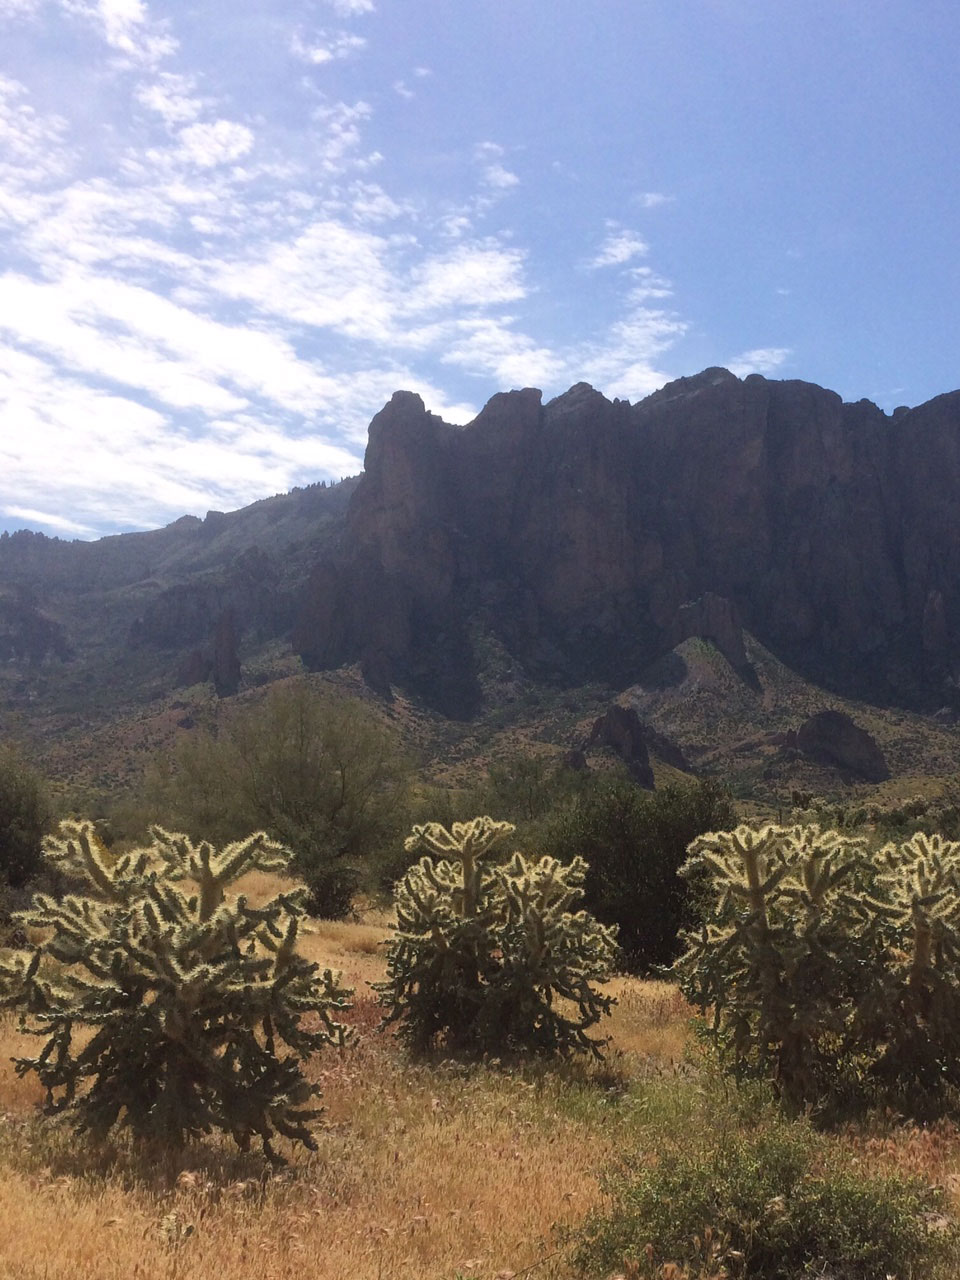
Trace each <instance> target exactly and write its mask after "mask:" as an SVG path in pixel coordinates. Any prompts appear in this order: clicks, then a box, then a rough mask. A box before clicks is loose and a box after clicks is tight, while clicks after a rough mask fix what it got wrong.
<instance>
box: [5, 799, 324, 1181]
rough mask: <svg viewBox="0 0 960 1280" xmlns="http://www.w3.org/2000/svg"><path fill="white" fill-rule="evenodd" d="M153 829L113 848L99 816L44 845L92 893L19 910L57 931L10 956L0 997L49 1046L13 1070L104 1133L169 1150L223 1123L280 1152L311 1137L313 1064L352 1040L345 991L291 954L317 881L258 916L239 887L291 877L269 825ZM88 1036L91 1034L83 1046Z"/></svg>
mask: <svg viewBox="0 0 960 1280" xmlns="http://www.w3.org/2000/svg"><path fill="white" fill-rule="evenodd" d="M151 835H152V840H151V843H150V844H149V845H147V846H145V847H142V848H138V849H134V850H131V851H130V852H128V853H125V854H123V855H121V856H120V857H119V858H116V859H114V858H112V857H111V855H110V854H109V853H108V852H107V850H106V849H105V848H104V847H103V845H102V844H101V843H100V842H99V841H98V839H97V836H96V834H95V832H94V829H93V826H92V824H91V823H89V822H72V821H71V822H65V823H62V824H61V828H60V835H59V836H57V837H50V838H48V839H47V840H46V842H45V852H46V857H47V858H48V859H49V860H50V861H51V862H53V863H54V864H56V865H57V866H59V867H61V868H62V869H63V870H64V871H65V872H66V873H67V874H68V875H69V876H70V877H72V878H74V879H78V880H81V881H83V882H84V883H85V886H86V890H87V895H86V896H80V895H74V894H68V895H67V896H65V897H64V898H63V900H62V901H59V902H58V901H55V900H54V899H53V898H50V897H48V896H46V895H44V894H37V895H36V896H35V897H34V900H33V905H32V907H31V908H30V909H29V910H27V911H24V912H22V913H20V917H19V918H20V920H21V921H22V923H23V924H25V925H27V926H30V927H32V928H36V929H43V930H48V931H49V935H50V936H49V940H48V941H46V942H44V943H42V944H41V945H39V946H38V947H36V948H35V949H34V950H32V951H21V952H18V953H14V955H13V956H12V958H11V959H8V960H6V961H0V1006H3V1005H6V1006H11V1005H12V1006H17V1007H19V1008H20V1009H21V1021H22V1025H23V1029H24V1030H26V1031H28V1032H29V1033H30V1034H32V1035H36V1036H39V1037H41V1038H43V1039H45V1041H46V1043H45V1044H44V1046H43V1048H42V1050H41V1052H40V1053H39V1055H38V1056H37V1057H34V1058H21V1059H18V1060H16V1071H17V1074H18V1075H21V1076H23V1075H26V1074H27V1073H30V1072H32V1073H34V1074H35V1075H36V1076H37V1077H38V1079H39V1080H40V1083H41V1084H42V1085H43V1086H44V1088H45V1089H46V1091H47V1100H46V1110H47V1111H48V1112H49V1113H56V1112H66V1113H67V1114H69V1116H70V1117H71V1118H72V1119H73V1121H74V1123H75V1125H76V1127H77V1128H78V1129H79V1130H81V1131H89V1132H90V1134H91V1135H92V1136H93V1137H94V1138H95V1139H97V1140H102V1139H104V1138H105V1137H106V1135H107V1134H108V1133H109V1132H110V1131H111V1130H112V1129H113V1128H114V1127H115V1126H118V1127H127V1128H129V1129H130V1130H131V1131H132V1133H133V1135H134V1136H135V1137H137V1138H140V1139H156V1140H158V1141H161V1142H163V1143H166V1144H171V1145H180V1144H182V1143H183V1142H185V1141H186V1140H187V1139H188V1138H193V1137H196V1136H198V1135H200V1134H207V1133H210V1132H211V1131H212V1130H220V1131H222V1132H224V1133H226V1134H229V1135H230V1136H231V1137H233V1138H234V1140H235V1141H236V1143H237V1144H238V1146H239V1147H240V1148H241V1149H242V1150H246V1149H247V1147H248V1145H249V1142H250V1139H251V1138H253V1137H254V1136H256V1137H259V1139H260V1141H261V1143H262V1146H263V1149H264V1151H265V1153H266V1154H267V1156H268V1157H269V1158H270V1159H271V1160H276V1159H277V1155H276V1152H275V1151H274V1149H273V1147H272V1145H271V1142H272V1139H273V1137H274V1136H275V1134H281V1135H283V1136H284V1137H287V1138H291V1139H295V1140H298V1141H300V1142H303V1143H304V1144H306V1145H307V1146H308V1147H312V1146H313V1145H314V1144H313V1139H312V1138H311V1135H310V1129H309V1125H310V1122H311V1121H312V1120H313V1119H315V1118H316V1116H317V1115H319V1111H318V1109H317V1107H316V1106H315V1105H313V1100H314V1099H315V1098H316V1096H317V1095H318V1089H317V1087H316V1086H315V1085H312V1084H310V1083H309V1082H308V1081H307V1080H306V1079H305V1077H304V1075H303V1072H302V1069H301V1064H302V1061H303V1059H305V1058H306V1057H307V1056H308V1055H309V1054H311V1053H313V1052H315V1051H316V1050H318V1049H320V1048H321V1047H322V1046H323V1045H326V1044H329V1043H336V1044H342V1043H343V1040H344V1028H343V1027H342V1026H341V1025H340V1024H338V1023H337V1022H336V1021H335V1015H336V1013H337V1012H338V1011H339V1010H341V1009H343V1008H345V1007H347V1004H346V999H347V996H348V995H349V992H347V991H345V990H343V989H342V988H341V987H340V985H339V981H338V977H339V975H334V974H333V973H331V971H330V970H325V971H323V972H320V970H319V966H318V965H316V964H311V963H309V962H308V961H307V960H305V959H304V958H303V957H302V956H301V955H299V954H298V952H297V950H296V946H297V935H298V929H299V925H300V921H301V919H302V917H303V915H304V912H305V907H306V897H307V894H306V890H305V889H293V890H291V891H289V892H287V893H282V894H280V895H278V896H277V897H275V898H273V899H272V900H271V901H270V902H267V903H266V904H265V905H264V906H262V907H259V908H256V909H254V908H253V907H250V906H249V905H248V904H247V902H246V900H245V899H244V898H243V897H237V896H234V895H231V894H229V892H228V891H229V889H230V887H231V885H233V884H234V883H235V881H236V880H237V879H238V878H239V877H240V876H242V875H244V874H245V873H246V872H248V871H250V870H252V869H254V868H257V869H260V870H262V871H284V870H286V868H287V863H288V860H289V854H288V852H287V851H286V850H284V849H283V848H281V847H280V846H279V845H277V844H274V843H273V842H272V841H271V840H269V839H268V838H267V837H266V836H265V835H264V834H263V832H257V833H256V834H255V835H251V836H248V837H247V838H246V839H245V840H242V841H238V842H237V843H234V844H230V845H227V846H226V847H225V848H223V849H221V850H217V849H214V848H213V846H212V845H210V844H208V843H206V842H202V843H200V844H197V845H194V844H193V843H192V842H191V841H190V840H189V839H188V838H187V837H186V836H182V835H172V834H170V833H169V832H166V831H163V830H162V829H160V828H159V827H155V828H153V830H152V832H151ZM308 1015H309V1017H310V1018H311V1020H313V1022H314V1025H313V1026H310V1027H308V1026H307V1025H304V1018H305V1017H306V1016H308ZM78 1030H81V1031H84V1030H88V1031H90V1032H92V1035H91V1036H90V1038H89V1039H87V1038H86V1037H85V1036H81V1037H79V1039H78V1040H77V1042H76V1043H75V1034H76V1032H77V1031H78ZM284 1047H286V1049H287V1050H289V1052H284Z"/></svg>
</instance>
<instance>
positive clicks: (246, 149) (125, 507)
mask: <svg viewBox="0 0 960 1280" xmlns="http://www.w3.org/2000/svg"><path fill="white" fill-rule="evenodd" d="M958 50H960V8H958V6H957V5H956V4H955V0H949V2H947V0H944V2H943V3H937V2H936V0H913V2H912V3H906V2H901V0H882V2H881V3H877V0H829V2H828V0H823V2H821V0H800V2H799V3H797V4H795V5H785V4H779V3H774V2H773V0H593V3H584V0H284V3H282V4H280V3H277V2H276V0H272V3H271V2H270V0H202V3H196V0H190V2H189V3H187V2H186V0H164V2H163V3H160V2H159V0H153V2H152V3H151V2H150V0H0V529H2V528H7V529H16V528H24V527H26V528H34V529H42V530H44V531H45V532H48V533H59V534H61V535H62V536H69V537H75V536H79V537H94V536H98V535H100V534H103V533H109V532H119V531H123V530H127V529H137V528H150V527H155V526H157V525H161V524H164V523H167V522H168V521H170V520H172V519H175V518H177V517H178V516H180V515H182V514H184V513H186V512H192V513H196V514H200V515H202V514H203V513H204V512H205V511H206V510H208V509H210V508H214V509H221V510H226V509H232V508H236V507H238V506H242V505H244V504H245V503H247V502H250V501H253V500H254V499H256V498H258V497H263V496H266V495H269V494H272V493H277V492H283V491H285V490H287V489H289V488H290V487H292V486H293V485H295V484H305V483H309V482H311V481H313V480H319V479H324V478H326V479H331V478H334V479H335V478H339V477H340V476H342V475H349V474H354V473H356V472H357V471H358V470H359V469H360V465H361V461H362V456H363V447H364V442H365V437H366V428H367V425H368V423H369V420H370V418H371V417H372V415H373V414H374V413H375V412H376V411H377V410H378V409H379V408H380V407H381V406H382V405H383V403H384V402H385V400H387V399H388V398H389V396H390V394H391V393H392V392H393V391H394V390H395V389H396V388H398V387H406V388H410V389H413V390H416V391H419V392H420V393H421V394H422V395H423V397H424V400H425V401H426V403H427V406H428V408H431V409H433V410H435V411H436V412H439V413H442V414H443V415H444V416H445V417H447V418H448V419H449V420H451V421H460V422H463V421H468V420H469V419H470V418H471V417H472V416H473V415H474V414H475V413H476V412H477V410H478V409H479V408H480V406H481V405H482V404H483V403H484V401H485V400H486V399H488V398H489V396H490V395H492V394H493V393H494V392H495V391H498V390H505V389H508V388H510V387H519V386H529V385H533V386H539V387H542V388H543V390H544V392H545V394H546V395H547V396H550V395H555V394H558V393H559V392H561V391H563V390H564V389H565V388H566V387H567V386H569V385H570V384H572V383H573V382H576V381H579V380H581V379H585V380H587V381H589V382H591V383H593V384H594V386H596V387H598V388H599V389H600V390H602V391H604V392H605V393H606V394H607V395H609V396H614V395H617V396H625V397H628V398H629V399H631V400H635V399H638V398H640V397H642V396H643V395H645V394H647V393H649V392H650V391H652V390H654V389H656V387H658V386H660V385H662V383H663V382H665V381H667V380H668V379H670V378H673V377H677V376H680V375H683V374H689V373H694V372H696V371H698V370H699V369H701V368H704V367H706V366H708V365H713V364H722V365H726V366H727V367H728V368H731V369H733V371H734V372H736V373H738V374H741V375H743V374H746V373H748V372H751V371H757V372H761V373H765V374H768V375H770V376H773V377H798V378H806V379H809V380H811V381H814V382H819V383H822V384H823V385H825V386H829V387H832V388H834V389H835V390H837V391H839V392H840V393H841V394H842V395H843V396H844V397H845V398H847V399H853V400H856V399H859V398H861V397H863V396H866V397H868V398H870V399H872V400H875V401H876V402H877V403H878V404H880V405H881V406H882V407H883V408H885V409H887V410H891V409H893V408H894V407H895V406H896V405H898V404H917V403H919V402H921V401H923V400H925V399H928V398H929V397H931V396H933V395H937V394H939V393H940V392H943V391H947V390H952V389H954V388H955V387H957V386H960V361H958V336H960V324H958V320H960V255H958V252H957V244H956V240H957V229H958V227H960V166H958V163H957V160H958V150H960V146H958V142H957V139H958V138H960V86H958V77H957V75H956V71H955V66H956V60H957V56H958Z"/></svg>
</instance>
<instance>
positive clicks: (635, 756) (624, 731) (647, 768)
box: [581, 702, 653, 791]
mask: <svg viewBox="0 0 960 1280" xmlns="http://www.w3.org/2000/svg"><path fill="white" fill-rule="evenodd" d="M593 747H607V748H609V749H610V750H611V751H612V752H613V753H614V754H615V755H616V756H618V757H619V758H620V759H621V760H622V761H623V763H624V764H625V765H626V766H627V769H628V771H629V773H630V776H631V778H633V780H634V782H636V783H638V784H639V785H640V786H641V787H646V788H647V789H648V790H649V791H652V790H653V768H652V766H651V764H650V753H649V751H648V750H647V742H646V737H645V734H644V727H643V725H642V724H641V722H640V717H639V716H638V715H637V713H636V711H634V710H633V708H632V707H622V706H620V704H619V703H616V702H615V703H614V704H613V706H611V707H608V708H607V710H606V711H605V712H604V713H603V715H602V716H599V717H598V718H597V719H596V720H595V721H594V724H593V728H592V729H591V730H590V733H589V735H588V737H587V739H586V741H585V742H584V744H583V747H582V748H581V752H582V755H583V757H584V759H585V758H586V754H587V752H588V751H590V750H591V748H593Z"/></svg>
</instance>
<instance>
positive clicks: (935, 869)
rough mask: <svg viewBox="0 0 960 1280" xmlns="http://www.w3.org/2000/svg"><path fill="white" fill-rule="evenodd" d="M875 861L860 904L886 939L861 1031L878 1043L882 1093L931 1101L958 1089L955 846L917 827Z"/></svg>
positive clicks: (959, 886)
mask: <svg viewBox="0 0 960 1280" xmlns="http://www.w3.org/2000/svg"><path fill="white" fill-rule="evenodd" d="M878 862H879V864H880V871H879V874H878V876H877V885H876V892H875V894H874V895H873V896H872V897H870V898H869V899H868V900H867V903H866V907H867V909H868V910H870V911H871V912H872V913H873V914H874V915H875V916H876V917H877V919H878V920H879V922H880V925H881V928H882V929H883V931H884V935H885V937H886V939H887V941H888V947H887V964H886V969H885V974H884V976H885V981H884V982H882V983H879V982H878V983H877V984H876V987H875V990H874V992H873V999H872V1000H871V1001H870V1002H864V1004H863V1006H862V1008H861V1010H860V1021H861V1023H862V1026H863V1034H872V1035H873V1036H874V1037H875V1038H876V1039H878V1040H882V1041H883V1044H884V1049H883V1053H882V1056H881V1058H880V1060H879V1062H878V1064H877V1067H876V1071H875V1074H876V1075H877V1076H878V1077H879V1078H881V1079H883V1080H884V1082H885V1084H886V1086H887V1088H888V1091H890V1090H892V1091H894V1092H895V1093H896V1094H898V1095H902V1094H903V1093H904V1092H905V1091H909V1092H910V1093H912V1094H913V1095H914V1096H915V1097H919V1098H934V1099H935V1098H936V1097H937V1096H938V1095H939V1094H940V1093H941V1092H942V1090H943V1089H944V1087H952V1088H953V1089H957V1088H960V844H958V843H957V842H955V841H950V840H944V839H943V837H942V836H939V835H930V836H928V835H925V834H923V833H922V832H918V833H917V834H916V835H914V836H913V837H912V838H911V839H910V840H908V841H906V842H905V843H903V844H900V845H895V844H889V845H886V846H885V847H884V848H883V849H881V850H880V853H879V855H878ZM895 1101H896V1102H897V1104H898V1105H899V1106H901V1107H902V1106H903V1100H902V1098H901V1097H900V1096H898V1097H897V1098H896V1099H895Z"/></svg>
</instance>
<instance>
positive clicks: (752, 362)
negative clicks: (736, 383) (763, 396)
mask: <svg viewBox="0 0 960 1280" xmlns="http://www.w3.org/2000/svg"><path fill="white" fill-rule="evenodd" d="M792 355H793V351H792V350H791V348H790V347H754V349H753V350H752V351H742V352H741V353H740V355H738V356H734V357H733V359H732V360H728V361H727V368H728V369H729V370H730V372H731V373H734V374H736V376H737V377H738V378H745V377H746V376H747V374H748V373H775V372H776V371H777V370H778V369H779V368H780V367H781V366H782V365H783V364H785V363H786V361H787V360H789V358H790V357H791V356H792Z"/></svg>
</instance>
